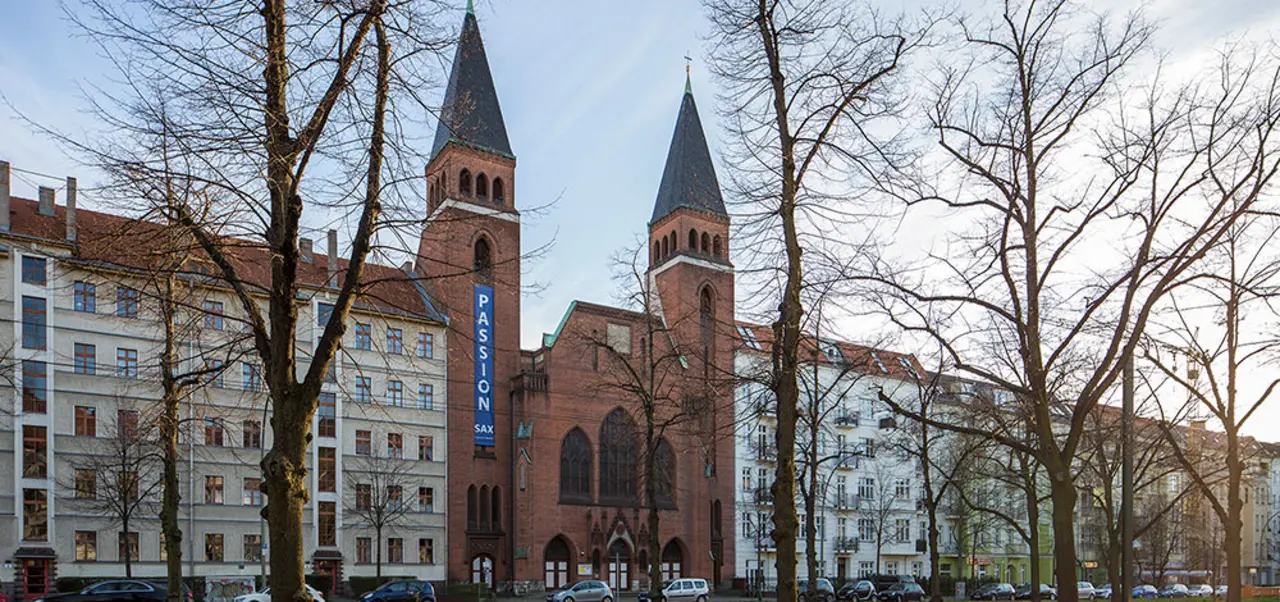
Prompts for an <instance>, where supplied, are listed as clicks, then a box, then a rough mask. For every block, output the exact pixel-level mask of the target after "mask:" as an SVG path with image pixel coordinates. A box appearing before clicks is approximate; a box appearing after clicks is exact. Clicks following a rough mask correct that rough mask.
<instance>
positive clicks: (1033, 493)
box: [1020, 456, 1075, 602]
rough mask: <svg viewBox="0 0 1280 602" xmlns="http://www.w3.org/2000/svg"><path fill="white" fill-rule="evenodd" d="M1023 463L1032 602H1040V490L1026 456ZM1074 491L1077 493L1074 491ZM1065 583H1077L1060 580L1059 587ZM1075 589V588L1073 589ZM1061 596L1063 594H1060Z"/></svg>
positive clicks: (1022, 458)
mask: <svg viewBox="0 0 1280 602" xmlns="http://www.w3.org/2000/svg"><path fill="white" fill-rule="evenodd" d="M1020 460H1021V462H1022V471H1023V475H1024V477H1025V478H1026V481H1025V484H1026V491H1027V523H1028V524H1027V535H1028V537H1027V561H1028V562H1029V563H1030V564H1031V566H1030V567H1028V568H1030V572H1031V575H1030V578H1031V602H1040V488H1038V487H1036V474H1035V471H1034V470H1032V467H1033V466H1034V465H1033V464H1031V463H1030V462H1028V461H1027V458H1026V456H1020ZM1072 491H1075V490H1074V489H1072ZM1064 583H1075V582H1074V581H1070V582H1068V581H1063V580H1061V579H1058V587H1059V588H1061V587H1062V584H1064ZM1073 589H1074V588H1073ZM1058 595H1059V596H1061V595H1062V592H1058Z"/></svg>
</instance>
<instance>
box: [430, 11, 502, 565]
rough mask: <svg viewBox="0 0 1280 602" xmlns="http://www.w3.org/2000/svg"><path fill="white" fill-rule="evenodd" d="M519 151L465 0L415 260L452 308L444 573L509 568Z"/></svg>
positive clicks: (438, 297)
mask: <svg viewBox="0 0 1280 602" xmlns="http://www.w3.org/2000/svg"><path fill="white" fill-rule="evenodd" d="M515 167H516V158H515V155H514V154H513V153H512V152H511V144H510V142H509V141H508V140H507V130H506V126H505V124H504V123H503V120H502V109H501V108H500V107H499V105H498V94H497V91H496V90H495V88H494V85H493V76H492V75H491V74H490V72H489V62H488V59H487V58H486V57H485V52H484V42H483V41H482V40H481V38H480V26H479V24H478V23H477V22H476V16H475V11H474V9H473V7H472V6H471V4H470V3H468V6H467V12H466V15H465V16H464V17H463V20H462V32H461V35H460V36H459V39H458V48H457V53H456V54H455V55H454V58H453V68H452V71H451V72H450V73H449V83H448V87H447V88H446V91H445V98H444V106H443V107H442V108H441V111H440V124H439V126H438V128H437V129H436V136H435V142H434V144H433V145H432V148H431V159H430V161H429V162H428V163H427V167H426V180H427V208H426V209H427V221H426V226H425V227H424V228H423V233H422V239H421V241H420V243H419V246H418V256H417V262H416V266H415V269H416V271H417V273H418V274H419V275H420V276H422V277H424V278H426V280H425V283H426V284H425V286H426V287H427V288H428V289H430V293H431V295H432V298H433V299H434V300H435V301H436V302H437V303H439V304H440V305H442V306H443V307H442V309H443V310H444V311H445V313H446V314H447V315H448V316H449V332H448V338H449V340H448V357H447V365H446V369H447V371H448V382H449V384H448V392H447V396H446V408H445V409H446V411H447V412H448V432H449V436H448V443H447V459H448V464H447V466H448V481H447V483H448V491H447V492H446V493H447V495H445V496H444V497H445V498H446V499H447V504H448V515H447V520H448V550H447V554H446V557H447V559H448V569H447V574H448V578H449V580H450V581H473V582H476V581H483V582H487V583H490V584H496V583H498V582H502V581H507V580H509V579H511V576H512V559H511V558H509V556H510V554H509V553H508V550H509V545H508V536H509V531H510V530H511V528H512V525H513V516H512V514H511V504H510V503H509V502H510V499H511V497H510V496H511V491H510V485H511V472H510V466H511V445H510V443H511V422H510V416H511V414H510V403H511V401H510V388H511V379H512V377H513V376H515V375H516V374H517V371H518V370H519V360H520V213H519V212H518V211H517V210H516V206H515V196H516V195H515Z"/></svg>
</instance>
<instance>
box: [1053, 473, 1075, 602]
mask: <svg viewBox="0 0 1280 602" xmlns="http://www.w3.org/2000/svg"><path fill="white" fill-rule="evenodd" d="M1048 470H1049V471H1050V472H1049V483H1050V493H1051V495H1052V500H1053V560H1054V567H1053V570H1054V576H1055V577H1057V581H1058V584H1059V585H1060V586H1061V585H1067V584H1074V583H1075V582H1076V523H1075V510H1076V495H1077V494H1076V486H1075V483H1073V482H1072V480H1071V469H1070V468H1069V467H1067V468H1058V467H1054V466H1050V467H1048ZM1078 600H1079V596H1078V593H1077V592H1076V588H1075V587H1063V588H1062V589H1060V590H1058V602H1078Z"/></svg>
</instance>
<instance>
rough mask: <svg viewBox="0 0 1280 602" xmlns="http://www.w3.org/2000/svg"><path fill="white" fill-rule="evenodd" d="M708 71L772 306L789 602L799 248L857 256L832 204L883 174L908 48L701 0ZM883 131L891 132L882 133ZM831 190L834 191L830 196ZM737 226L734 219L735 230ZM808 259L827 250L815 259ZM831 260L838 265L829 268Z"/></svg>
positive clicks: (860, 11)
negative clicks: (707, 32) (834, 228)
mask: <svg viewBox="0 0 1280 602" xmlns="http://www.w3.org/2000/svg"><path fill="white" fill-rule="evenodd" d="M705 5H706V8H707V12H708V14H709V18H710V20H711V23H712V28H713V33H712V40H713V42H712V44H713V45H712V50H711V54H712V57H711V65H712V69H713V71H714V72H715V73H716V75H717V76H719V78H720V79H721V80H722V81H723V82H724V94H723V98H725V99H730V100H729V102H728V103H726V105H725V106H723V107H722V110H723V114H724V115H725V116H726V117H727V118H728V122H729V128H730V129H731V131H732V132H733V134H732V136H733V140H732V144H733V145H734V146H735V147H736V151H735V153H734V154H736V155H737V158H738V159H739V160H733V161H731V165H732V169H730V170H729V172H730V179H731V181H732V183H733V184H732V186H731V187H730V188H731V189H733V191H734V193H735V194H736V196H738V197H739V201H740V202H741V203H742V204H743V206H744V207H748V208H749V210H750V211H752V212H753V213H754V215H755V219H754V223H751V224H748V225H747V226H746V231H747V232H751V231H754V232H755V236H754V238H756V240H755V241H752V242H748V243H747V244H744V245H741V248H744V249H753V248H754V249H755V251H754V252H753V251H748V253H754V254H755V258H754V259H750V260H749V263H755V264H758V265H759V267H760V269H761V270H763V272H764V275H763V280H764V281H765V283H766V284H765V286H766V287H772V286H775V285H777V284H778V283H783V284H782V286H781V290H780V291H778V292H777V293H776V294H775V293H772V292H771V293H768V294H766V295H764V297H765V299H766V300H767V301H773V300H776V302H777V313H776V314H775V318H774V320H773V328H774V337H773V338H774V345H773V347H772V351H771V353H772V364H773V365H772V374H771V378H770V387H771V388H772V389H773V391H774V393H775V395H776V397H777V400H778V430H777V453H778V458H777V460H778V463H777V466H778V468H777V474H776V478H775V479H774V485H773V487H774V496H773V497H774V500H775V511H774V532H773V536H774V539H775V541H776V542H777V551H778V555H777V557H778V558H779V559H782V561H780V562H779V563H778V566H777V570H778V599H779V600H781V601H782V602H794V600H795V599H796V585H795V577H796V573H795V571H796V569H795V566H794V565H793V564H792V562H791V560H790V559H791V558H794V557H795V556H796V538H797V528H798V524H797V518H796V508H795V486H794V484H795V482H796V466H795V449H796V445H795V444H796V429H797V424H798V413H799V398H800V391H799V371H800V365H801V362H802V360H803V358H801V356H800V347H801V339H802V337H803V334H802V318H803V313H804V306H803V303H804V302H803V299H802V289H803V288H804V282H805V270H806V267H805V261H804V260H803V259H802V255H803V254H804V253H805V252H810V253H821V254H826V255H828V256H831V257H839V256H841V255H845V254H847V253H849V252H852V251H854V250H856V247H857V245H854V244H849V243H847V242H846V241H847V240H850V238H848V237H836V236H827V235H824V234H823V232H824V231H825V232H827V233H829V232H830V228H823V227H822V226H824V225H825V226H828V227H829V226H831V225H833V224H836V223H847V222H848V221H850V219H851V216H852V215H854V214H855V213H856V212H857V211H858V208H855V207H847V206H846V207H841V206H840V205H841V203H840V202H839V199H840V198H842V197H845V196H851V197H855V198H856V197H857V196H858V195H857V192H856V191H858V190H860V189H862V188H864V187H865V186H866V184H867V182H869V181H875V180H876V179H877V178H879V177H880V174H881V171H882V169H885V166H886V165H889V166H890V168H891V167H892V165H893V164H894V162H895V160H896V157H895V151H894V150H893V146H894V141H893V140H892V137H882V136H880V135H879V134H877V133H875V132H877V127H876V126H877V125H881V122H885V121H888V120H889V119H890V118H892V117H893V116H895V114H896V111H897V110H898V108H899V106H900V103H898V100H899V99H897V98H895V97H894V95H893V94H892V93H891V89H890V84H891V83H892V82H893V81H895V80H894V78H893V77H892V74H893V73H894V72H895V71H896V70H897V69H898V67H899V64H900V61H901V60H902V59H903V57H904V55H905V54H906V52H907V51H908V49H909V48H910V47H911V46H912V45H913V43H914V42H913V39H912V37H913V36H916V35H918V34H916V33H912V34H905V33H903V29H904V28H903V25H902V23H900V22H896V21H894V22H886V21H884V20H882V19H881V18H879V17H878V15H877V14H876V13H875V12H874V11H873V10H871V9H870V8H867V7H863V6H861V5H857V6H851V5H846V6H840V7H833V6H832V5H831V4H830V3H824V2H820V1H817V0H805V1H802V2H790V1H781V0H706V2H705ZM888 129H893V128H892V127H889V128H888ZM837 189H838V190H837ZM741 225H742V224H740V226H741ZM813 256H814V257H821V256H822V255H818V254H815V255H813ZM834 263H835V264H837V265H842V264H843V263H844V262H843V261H840V260H836V261H834Z"/></svg>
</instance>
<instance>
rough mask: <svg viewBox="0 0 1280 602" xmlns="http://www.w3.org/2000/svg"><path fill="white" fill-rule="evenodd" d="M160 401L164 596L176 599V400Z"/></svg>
mask: <svg viewBox="0 0 1280 602" xmlns="http://www.w3.org/2000/svg"><path fill="white" fill-rule="evenodd" d="M163 404H164V415H163V416H162V417H161V419H160V441H161V446H162V450H161V463H162V465H163V466H162V469H163V471H164V489H163V496H164V497H163V500H162V503H161V506H160V530H161V532H162V533H164V547H165V554H166V559H165V569H166V574H167V575H168V581H169V591H168V592H167V593H166V594H165V599H166V600H168V601H169V602H179V601H180V600H181V599H182V528H181V527H180V526H179V524H178V511H179V508H180V507H181V503H182V491H181V490H180V489H179V483H178V400H177V398H176V397H174V396H171V395H169V394H168V393H166V395H165V399H164V402H163ZM264 586H265V584H264Z"/></svg>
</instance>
